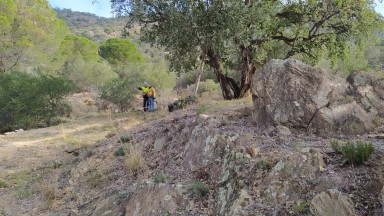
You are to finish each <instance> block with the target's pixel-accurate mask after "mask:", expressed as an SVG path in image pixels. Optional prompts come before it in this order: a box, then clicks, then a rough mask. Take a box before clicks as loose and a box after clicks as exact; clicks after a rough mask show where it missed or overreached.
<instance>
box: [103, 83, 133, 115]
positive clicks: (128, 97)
mask: <svg viewBox="0 0 384 216" xmlns="http://www.w3.org/2000/svg"><path fill="white" fill-rule="evenodd" d="M137 84H138V83H137V81H135V80H134V79H129V78H116V79H113V80H112V81H111V82H109V83H107V84H106V85H104V86H103V87H102V88H101V99H104V100H106V101H108V102H111V103H114V104H116V105H117V106H118V107H119V109H120V110H121V111H125V110H127V109H128V107H129V106H130V105H131V103H132V102H133V101H134V96H135V94H136V93H137V92H138V90H137V89H136V87H137Z"/></svg>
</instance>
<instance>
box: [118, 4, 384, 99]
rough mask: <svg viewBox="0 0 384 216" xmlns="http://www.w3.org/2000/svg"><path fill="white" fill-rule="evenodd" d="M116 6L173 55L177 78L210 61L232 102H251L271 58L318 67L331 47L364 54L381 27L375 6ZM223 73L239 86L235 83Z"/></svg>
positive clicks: (339, 52)
mask: <svg viewBox="0 0 384 216" xmlns="http://www.w3.org/2000/svg"><path fill="white" fill-rule="evenodd" d="M111 2H112V6H113V8H114V9H115V10H116V11H117V14H118V15H126V16H128V17H129V19H130V20H131V21H132V22H139V23H141V24H143V25H142V27H143V28H142V33H143V36H142V39H143V40H144V41H146V42H150V43H152V44H157V45H160V46H164V47H165V48H166V50H167V51H169V55H168V58H169V59H170V60H171V61H170V63H171V68H173V69H174V70H176V71H184V70H187V71H188V70H190V69H194V68H196V67H197V65H198V61H200V59H206V63H207V64H208V65H209V66H210V67H212V68H213V69H214V70H213V71H214V73H215V74H216V77H217V80H218V82H220V86H221V88H222V91H223V96H224V98H226V99H232V98H237V97H242V96H245V95H247V92H249V89H250V85H251V81H249V80H250V75H251V74H253V73H254V72H255V70H256V67H257V66H259V65H263V64H264V63H265V62H266V61H267V60H268V59H269V58H271V57H279V58H284V57H285V58H288V57H292V56H298V55H299V57H300V58H303V59H306V60H309V59H312V63H314V60H313V59H318V58H319V57H321V56H322V54H323V50H324V48H325V47H327V50H328V55H329V56H331V57H332V60H335V59H338V58H342V57H343V55H344V54H345V53H346V52H345V50H346V47H347V44H348V43H354V44H356V45H358V46H361V47H363V46H364V45H365V43H364V40H365V39H366V38H367V36H370V35H372V33H373V32H374V31H376V30H378V29H382V27H383V23H382V21H381V18H380V16H379V15H378V14H377V13H376V12H375V11H374V10H373V7H372V4H373V2H372V1H343V0H337V1H334V0H332V1H331V0H321V1H261V0H257V1H238V0H229V1H190V0H172V1H154V2H152V1H135V0H123V1H117V0H116V1H115V0H112V1H111ZM186 23H188V25H186ZM279 48H280V49H279ZM281 48H283V49H281ZM278 49H279V50H280V51H278ZM199 57H200V58H199ZM333 62H336V61H333ZM224 67H227V68H229V69H230V70H235V71H237V72H238V74H239V76H238V77H240V79H237V80H236V78H235V77H229V76H228V75H227V74H225V70H224Z"/></svg>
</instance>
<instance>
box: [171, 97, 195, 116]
mask: <svg viewBox="0 0 384 216" xmlns="http://www.w3.org/2000/svg"><path fill="white" fill-rule="evenodd" d="M195 102H196V97H193V96H188V97H186V98H182V99H179V100H177V101H175V102H173V103H172V104H169V105H168V111H169V112H172V111H173V110H176V109H182V108H184V107H186V106H187V105H190V104H193V103H195Z"/></svg>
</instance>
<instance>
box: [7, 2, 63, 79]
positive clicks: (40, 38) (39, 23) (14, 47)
mask: <svg viewBox="0 0 384 216" xmlns="http://www.w3.org/2000/svg"><path fill="white" fill-rule="evenodd" d="M0 33H1V37H0V72H5V71H8V70H10V69H14V68H16V67H19V68H22V67H24V68H26V67H28V68H31V67H37V66H38V67H40V69H43V70H46V71H52V70H56V69H58V68H60V67H61V65H62V63H63V62H59V61H57V59H58V58H57V57H58V56H59V52H57V51H58V48H59V45H60V43H61V41H62V40H63V39H64V37H65V36H66V35H67V34H68V33H69V29H68V28H67V26H66V24H65V22H64V21H63V20H60V19H58V18H57V17H56V13H55V12H54V11H53V10H52V8H51V6H50V5H49V4H48V2H47V1H46V0H29V1H13V0H2V1H0Z"/></svg>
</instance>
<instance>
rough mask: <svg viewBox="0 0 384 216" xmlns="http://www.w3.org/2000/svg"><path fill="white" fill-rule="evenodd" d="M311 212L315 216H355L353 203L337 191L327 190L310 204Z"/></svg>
mask: <svg viewBox="0 0 384 216" xmlns="http://www.w3.org/2000/svg"><path fill="white" fill-rule="evenodd" d="M310 211H311V213H312V214H314V215H315V216H329V215H338V216H355V215H357V214H356V212H355V209H354V206H353V203H352V201H351V200H350V199H349V198H348V197H347V196H345V195H343V194H342V193H340V192H339V191H337V190H333V189H330V190H327V191H325V192H321V193H320V194H318V195H316V196H315V197H314V198H313V199H312V200H311V204H310Z"/></svg>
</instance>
